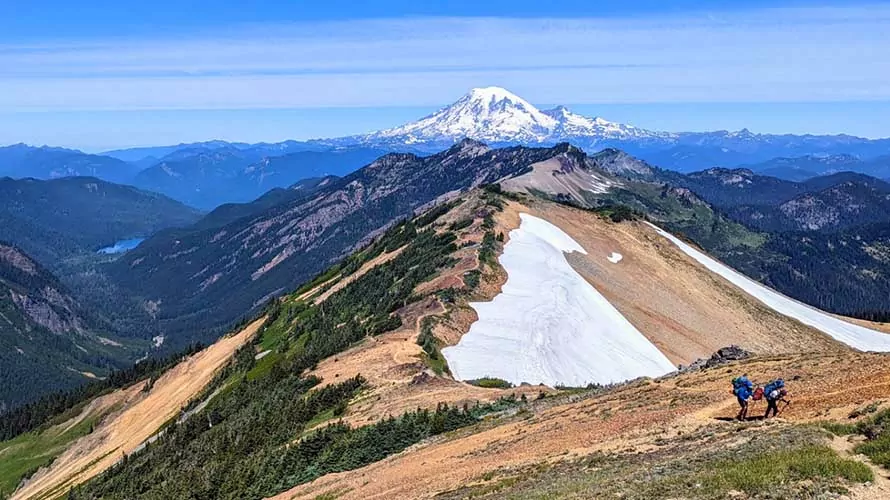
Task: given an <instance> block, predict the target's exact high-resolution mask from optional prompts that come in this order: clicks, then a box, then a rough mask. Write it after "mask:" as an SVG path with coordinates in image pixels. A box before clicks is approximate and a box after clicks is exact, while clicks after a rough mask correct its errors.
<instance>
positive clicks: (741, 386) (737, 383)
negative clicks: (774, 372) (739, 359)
mask: <svg viewBox="0 0 890 500" xmlns="http://www.w3.org/2000/svg"><path fill="white" fill-rule="evenodd" d="M752 388H753V384H752V383H751V381H750V380H748V379H747V378H746V377H736V378H734V379H732V392H733V394H735V395H736V396H737V397H739V398H742V399H748V397H749V396H750V395H751V389H752Z"/></svg>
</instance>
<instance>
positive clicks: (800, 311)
mask: <svg viewBox="0 0 890 500" xmlns="http://www.w3.org/2000/svg"><path fill="white" fill-rule="evenodd" d="M646 224H649V225H650V226H652V228H653V229H655V231H657V232H658V234H660V235H661V236H664V237H665V238H667V239H668V240H670V241H671V242H672V243H673V244H675V245H677V247H678V248H679V249H680V250H681V251H683V253H685V254H686V255H688V256H689V257H692V258H693V259H695V260H696V261H698V263H699V264H701V265H703V266H704V267H705V268H707V269H708V270H709V271H711V272H713V273H715V274H717V275H719V276H721V277H723V278H725V279H726V280H727V281H729V282H730V283H732V284H733V285H735V286H737V287H739V288H741V289H742V290H744V291H745V292H746V293H747V294H749V295H751V296H752V297H754V298H755V299H757V300H759V301H760V302H762V303H764V304H766V305H767V306H768V307H770V308H772V309H773V310H774V311H776V312H778V313H780V314H784V315H785V316H788V317H791V318H794V319H796V320H798V321H800V322H801V323H803V324H805V325H808V326H811V327H813V328H815V329H817V330H820V331H822V332H824V333H825V334H827V335H828V336H830V337H832V338H833V339H835V340H837V341H839V342H843V343H844V344H847V345H848V346H850V347H853V348H854V349H859V350H860V351H878V352H890V335H888V334H886V333H881V332H878V331H875V330H871V329H869V328H865V327H863V326H859V325H854V324H852V323H849V322H847V321H844V320H842V319H839V318H837V317H835V316H832V315H830V314H828V313H826V312H824V311H820V310H819V309H816V308H814V307H810V306H808V305H806V304H803V303H801V302H798V301H796V300H794V299H791V298H789V297H786V296H784V295H782V294H781V293H779V292H777V291H775V290H773V289H771V288H768V287H766V286H764V285H762V284H760V283H758V282H756V281H754V280H752V279H750V278H748V277H747V276H745V275H743V274H741V273H739V272H738V271H735V270H733V269H731V268H730V267H729V266H726V265H725V264H722V263H721V262H718V261H717V260H715V259H712V258H711V257H709V256H707V255H705V254H704V253H702V252H700V251H699V250H696V249H695V248H693V247H692V246H690V245H688V244H686V243H685V242H683V241H681V240H680V239H679V238H677V237H676V236H674V235H672V234H670V233H668V232H667V231H665V230H663V229H661V228H659V227H658V226H656V225H654V224H652V223H650V222H646Z"/></svg>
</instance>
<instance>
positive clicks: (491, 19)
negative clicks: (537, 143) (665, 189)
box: [0, 0, 890, 150]
mask: <svg viewBox="0 0 890 500" xmlns="http://www.w3.org/2000/svg"><path fill="white" fill-rule="evenodd" d="M123 3H124V2H120V1H118V2H89V1H80V2H70V1H68V2H62V1H30V2H17V1H16V2H13V1H10V0H0V144H5V143H13V142H20V141H21V142H28V143H32V144H53V145H62V146H69V147H79V148H83V149H87V150H101V149H105V148H115V147H123V146H136V145H150V144H167V143H175V142H183V141H186V142H187V141H196V140H206V139H211V138H222V139H228V140H242V141H248V142H255V141H277V140H283V139H306V138H312V137H331V136H338V135H347V134H353V133H361V132H366V131H370V130H374V129H378V128H384V127H389V126H395V125H398V124H400V123H402V122H404V121H408V120H411V119H416V118H418V117H420V116H422V115H424V114H427V113H429V112H432V111H434V110H435V109H437V108H439V107H441V106H443V105H446V104H448V103H450V102H452V101H454V100H456V99H457V98H458V97H460V96H461V95H462V94H463V93H465V92H466V91H467V90H468V89H470V88H472V87H478V86H489V85H499V86H503V87H506V88H508V89H510V90H512V91H513V92H515V93H517V94H519V95H520V96H522V97H525V98H526V99H528V100H529V101H531V102H532V103H534V104H537V105H540V106H542V107H544V106H548V105H554V104H566V105H569V106H570V107H571V108H572V109H573V110H575V111H577V112H581V113H584V114H588V115H598V116H602V117H604V118H606V119H610V120H613V121H622V122H628V123H632V124H634V125H637V126H641V127H646V128H651V129H658V130H673V131H679V130H710V129H738V128H742V127H748V128H750V129H751V130H754V131H759V132H793V133H805V132H811V133H851V134H856V135H863V136H868V137H885V136H890V120H888V119H887V118H886V117H887V116H890V51H888V50H887V47H890V5H888V4H886V3H885V4H879V3H871V4H865V3H861V4H857V3H850V2H846V3H837V2H836V3H816V4H814V3H812V2H765V1H759V0H753V1H751V0H749V1H747V2H744V3H741V2H728V1H716V2H715V1H712V2H707V3H706V4H705V5H706V7H703V6H700V4H701V3H700V2H688V1H685V2H684V1H679V2H664V1H657V2H656V1H642V2H614V1H599V2H594V1H590V0H587V1H577V2H576V1H566V2H540V1H537V2H522V1H515V0H514V1H492V2H469V1H451V2H433V1H430V2H416V1H413V2H356V1H353V2H346V1H341V0H328V1H325V2H305V1H279V2H273V1H266V2H243V1H242V2H235V1H228V0H218V1H215V2H189V1H186V0H180V1H175V2H174V1H168V0H157V1H154V2H138V3H137V2H127V3H130V4H131V5H122V4H123ZM13 4H16V5H13Z"/></svg>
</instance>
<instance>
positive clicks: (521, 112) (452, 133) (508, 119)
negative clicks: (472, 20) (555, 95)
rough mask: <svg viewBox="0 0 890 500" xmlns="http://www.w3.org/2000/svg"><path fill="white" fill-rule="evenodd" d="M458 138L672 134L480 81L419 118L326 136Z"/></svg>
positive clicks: (545, 140)
mask: <svg viewBox="0 0 890 500" xmlns="http://www.w3.org/2000/svg"><path fill="white" fill-rule="evenodd" d="M463 138H470V139H475V140H478V141H483V142H485V143H488V144H555V143H558V142H573V143H578V144H582V145H584V146H585V147H590V146H594V145H600V144H603V143H607V144H608V143H613V142H623V141H627V140H643V141H648V140H653V139H654V140H658V141H663V140H665V139H667V140H672V139H673V138H674V134H669V133H664V132H652V131H649V130H644V129H641V128H637V127H634V126H631V125H625V124H621V123H614V122H610V121H608V120H604V119H602V118H598V117H597V118H588V117H586V116H582V115H579V114H577V113H573V112H572V111H570V110H569V109H568V108H566V107H565V106H557V107H555V108H553V109H549V110H546V111H542V110H540V109H538V108H536V107H535V106H534V105H533V104H531V103H529V102H528V101H526V100H525V99H523V98H521V97H519V96H518V95H516V94H514V93H512V92H510V91H509V90H506V89H504V88H501V87H481V88H475V89H472V90H470V91H469V92H468V93H466V94H465V95H464V96H463V97H461V98H460V99H458V100H457V101H456V102H455V103H454V104H451V105H449V106H446V107H444V108H442V109H440V110H439V111H436V112H435V113H433V114H431V115H429V116H426V117H424V118H421V119H420V120H418V121H415V122H411V123H408V124H405V125H402V126H399V127H395V128H391V129H387V130H383V131H380V132H374V133H371V134H366V135H361V136H352V137H345V138H341V139H337V140H333V141H330V142H332V143H335V144H340V143H344V144H352V143H356V142H358V143H362V144H366V145H368V144H378V145H380V144H382V145H387V146H393V145H402V146H418V147H421V148H436V147H443V146H446V145H449V144H454V143H456V142H458V141H460V140H461V139H463Z"/></svg>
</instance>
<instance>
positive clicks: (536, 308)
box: [442, 213, 675, 387]
mask: <svg viewBox="0 0 890 500" xmlns="http://www.w3.org/2000/svg"><path fill="white" fill-rule="evenodd" d="M520 219H521V224H520V226H519V228H518V229H514V230H513V231H511V232H510V240H509V242H508V243H507V244H506V246H505V247H504V252H503V254H502V255H501V257H500V258H499V261H500V263H501V265H502V266H503V267H504V269H505V270H506V271H507V275H508V277H507V282H506V283H505V284H504V286H503V289H502V291H501V293H500V294H498V295H497V296H496V297H495V298H494V299H493V300H492V301H491V302H475V303H471V304H470V305H471V306H472V307H473V309H475V310H476V312H477V314H478V316H479V319H478V321H476V322H475V323H473V324H472V326H471V327H470V330H469V331H468V332H467V333H466V334H465V335H464V336H463V337H462V338H461V339H460V342H459V343H458V344H457V345H456V346H452V347H447V348H445V349H443V350H442V353H443V354H444V356H445V358H446V360H447V361H448V366H449V368H450V369H451V372H452V374H453V375H454V377H455V378H457V379H459V380H475V379H480V378H483V377H496V378H499V379H503V380H506V381H508V382H511V383H513V384H516V385H519V384H521V383H523V382H527V383H530V384H538V383H543V384H545V385H548V386H551V387H553V386H557V385H564V386H575V387H577V386H584V385H587V384H588V383H599V384H608V383H612V382H620V381H624V380H630V379H634V378H637V377H641V376H650V377H657V376H660V375H664V374H666V373H669V372H671V371H673V370H674V369H675V367H674V365H673V364H672V363H671V362H670V361H669V360H668V358H667V357H666V356H665V355H664V354H662V353H661V351H659V350H658V348H657V347H655V345H654V344H652V343H651V342H650V341H649V340H648V339H647V338H646V337H645V336H643V334H642V333H640V331H639V330H637V329H636V328H635V327H634V326H633V325H632V324H631V323H630V322H629V321H628V320H627V319H626V318H625V317H624V316H622V315H621V313H620V312H618V310H617V309H615V307H613V306H612V304H610V303H609V302H608V300H606V298H605V297H604V296H603V295H602V294H600V293H599V292H598V291H597V290H596V289H595V288H594V287H593V286H592V285H590V283H588V282H587V281H586V280H585V279H584V278H583V277H582V276H581V275H580V274H578V273H577V272H576V271H575V270H574V269H573V268H572V267H571V265H570V264H569V263H568V261H567V260H566V258H565V255H564V253H568V252H580V253H583V254H586V253H587V252H586V251H585V250H584V249H583V248H582V247H581V246H580V245H579V244H578V243H577V242H576V241H575V240H573V239H572V238H571V237H570V236H569V235H567V234H566V233H565V232H563V231H562V230H561V229H559V228H558V227H556V226H554V225H553V224H551V223H549V222H547V221H545V220H543V219H539V218H537V217H534V216H531V215H529V214H526V213H522V214H520Z"/></svg>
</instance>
